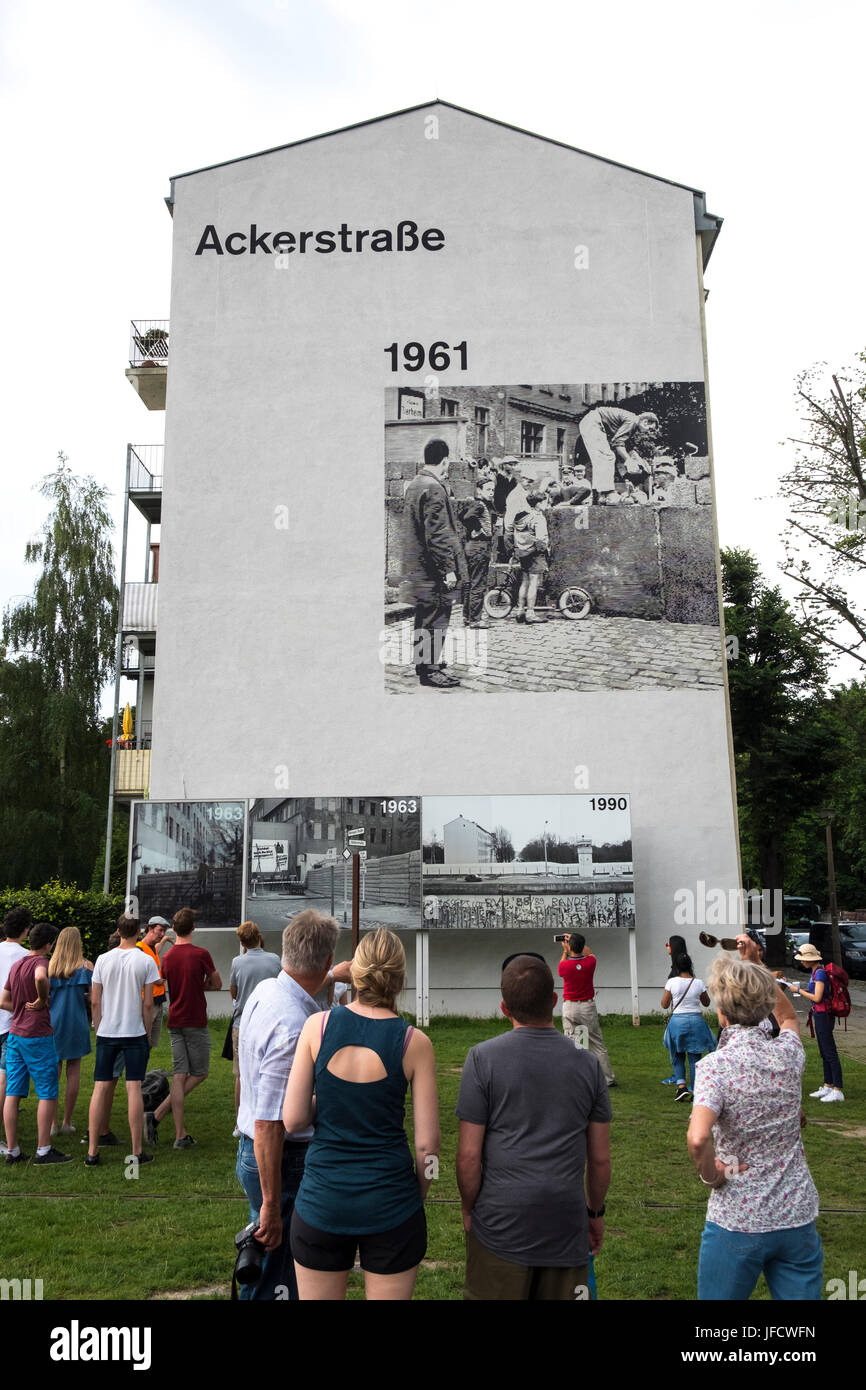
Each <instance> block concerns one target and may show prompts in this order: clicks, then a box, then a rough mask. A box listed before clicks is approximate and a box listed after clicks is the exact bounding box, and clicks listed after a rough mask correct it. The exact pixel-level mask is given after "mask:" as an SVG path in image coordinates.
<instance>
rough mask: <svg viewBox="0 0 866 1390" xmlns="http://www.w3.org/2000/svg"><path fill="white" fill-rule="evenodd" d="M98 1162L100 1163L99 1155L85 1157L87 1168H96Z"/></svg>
mask: <svg viewBox="0 0 866 1390" xmlns="http://www.w3.org/2000/svg"><path fill="white" fill-rule="evenodd" d="M98 1162H99V1154H85V1155H84V1166H85V1168H95V1167H96V1165H97V1163H98Z"/></svg>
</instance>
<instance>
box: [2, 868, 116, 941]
mask: <svg viewBox="0 0 866 1390" xmlns="http://www.w3.org/2000/svg"><path fill="white" fill-rule="evenodd" d="M123 904H124V899H123V896H122V895H121V894H114V895H111V896H108V897H106V895H105V894H104V893H97V892H95V891H94V890H93V889H87V890H85V889H83V888H77V887H76V886H75V884H72V883H59V882H58V881H57V880H54V881H53V882H51V883H45V884H43V885H42V887H41V888H0V917H4V916H5V915H6V913H7V912H9V911H10V910H11V909H12V908H13V907H29V909H30V911H31V912H32V913H33V920H34V922H50V923H51V925H52V926H53V927H56V928H57V930H58V931H60V930H61V928H62V927H77V928H78V930H79V931H80V932H81V942H82V945H83V947H84V955H85V957H86V958H87V959H88V960H95V959H96V957H97V956H98V955H101V953H102V952H103V951H104V950H105V949H106V947H107V945H108V938H109V936H110V935H111V933H112V932H113V931H114V928H115V924H116V922H117V919H118V917H119V916H120V915H121V913H122V912H123Z"/></svg>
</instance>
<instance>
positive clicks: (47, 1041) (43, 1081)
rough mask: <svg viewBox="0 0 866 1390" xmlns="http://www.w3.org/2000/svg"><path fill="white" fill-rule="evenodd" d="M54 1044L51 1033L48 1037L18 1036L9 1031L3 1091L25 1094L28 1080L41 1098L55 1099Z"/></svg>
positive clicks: (55, 1067) (18, 1094)
mask: <svg viewBox="0 0 866 1390" xmlns="http://www.w3.org/2000/svg"><path fill="white" fill-rule="evenodd" d="M57 1065H58V1063H57V1048H56V1047H55V1046H54V1034H53V1033H50V1034H49V1036H48V1037H47V1038H19V1037H18V1035H17V1034H16V1033H9V1034H8V1035H7V1039H6V1094H7V1096H19V1097H20V1098H22V1099H23V1097H24V1096H26V1095H29V1093H30V1081H31V1078H32V1081H33V1088H34V1090H35V1091H36V1094H37V1096H38V1097H39V1099H40V1100H56V1099H57V1089H58V1087H57Z"/></svg>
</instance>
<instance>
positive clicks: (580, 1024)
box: [559, 932, 616, 1086]
mask: <svg viewBox="0 0 866 1390" xmlns="http://www.w3.org/2000/svg"><path fill="white" fill-rule="evenodd" d="M595 967H596V959H595V956H594V955H593V954H592V951H590V950H589V949H588V948H587V945H586V937H585V936H582V935H581V933H580V932H572V934H571V936H569V937H567V938H566V940H565V941H563V943H562V960H561V961H560V962H559V974H560V978H561V979H562V981H563V991H562V994H563V999H562V1031H563V1033H564V1034H565V1036H566V1037H567V1038H574V1040H575V1046H576V1047H582V1046H583V1043H582V1042H579V1041H578V1038H579V1036H580V1034H579V1033H578V1029H579V1028H585V1029H586V1046H587V1047H588V1048H589V1050H590V1052H594V1053H595V1055H596V1057H597V1058H598V1060H599V1061H600V1062H601V1069H602V1071H603V1072H604V1078H605V1081H606V1082H607V1084H608V1086H615V1085H616V1077H615V1076H614V1074H613V1067H612V1066H611V1064H610V1058H609V1057H608V1055H607V1048H606V1047H605V1045H604V1041H603V1039H602V1036H601V1025H600V1024H599V1021H598V1010H597V1009H596V1007H595V988H594V986H593V977H594V976H595Z"/></svg>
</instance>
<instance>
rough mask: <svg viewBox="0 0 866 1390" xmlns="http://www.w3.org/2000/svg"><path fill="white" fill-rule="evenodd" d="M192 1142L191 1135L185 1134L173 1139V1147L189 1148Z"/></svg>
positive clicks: (193, 1141)
mask: <svg viewBox="0 0 866 1390" xmlns="http://www.w3.org/2000/svg"><path fill="white" fill-rule="evenodd" d="M194 1143H195V1140H194V1139H193V1137H192V1135H191V1134H185V1135H184V1136H183V1138H182V1139H175V1141H174V1147H175V1148H176V1149H191V1148H192V1146H193V1144H194Z"/></svg>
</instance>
